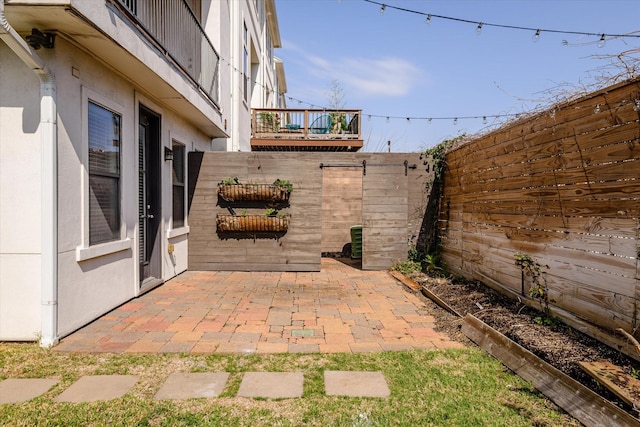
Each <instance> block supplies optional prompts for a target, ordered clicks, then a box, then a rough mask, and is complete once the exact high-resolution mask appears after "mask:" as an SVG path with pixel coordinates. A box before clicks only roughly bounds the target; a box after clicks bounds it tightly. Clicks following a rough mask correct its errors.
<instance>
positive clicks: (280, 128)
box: [251, 108, 363, 151]
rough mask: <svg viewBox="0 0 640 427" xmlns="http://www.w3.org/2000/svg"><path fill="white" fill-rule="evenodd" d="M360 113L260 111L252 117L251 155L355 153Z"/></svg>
mask: <svg viewBox="0 0 640 427" xmlns="http://www.w3.org/2000/svg"><path fill="white" fill-rule="evenodd" d="M361 115H362V110H304V109H279V108H263V109H254V110H253V112H252V115H251V151H358V150H359V149H360V148H362V146H363V140H362V120H361Z"/></svg>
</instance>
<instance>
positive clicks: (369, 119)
mask: <svg viewBox="0 0 640 427" xmlns="http://www.w3.org/2000/svg"><path fill="white" fill-rule="evenodd" d="M367 121H369V122H370V121H371V114H369V115H368V116H367Z"/></svg>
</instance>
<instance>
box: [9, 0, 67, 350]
mask: <svg viewBox="0 0 640 427" xmlns="http://www.w3.org/2000/svg"><path fill="white" fill-rule="evenodd" d="M4 2H5V0H0V39H2V41H3V42H4V43H6V44H7V46H9V48H10V49H11V50H12V51H13V52H14V53H15V54H16V55H17V56H18V57H19V58H20V59H21V60H22V62H24V63H25V64H26V65H27V66H28V67H29V68H31V70H32V71H33V72H34V73H35V74H36V76H38V79H39V80H40V126H39V127H40V145H41V151H42V153H41V162H42V164H41V177H40V179H41V193H42V194H41V203H42V206H41V227H42V229H41V233H42V248H41V266H40V268H41V290H42V293H41V316H42V319H41V331H40V345H41V346H42V347H51V346H52V345H55V344H56V343H57V342H58V227H57V225H58V207H57V200H58V169H57V161H58V159H57V152H58V149H57V145H58V140H57V135H58V125H57V109H56V81H55V79H54V76H53V74H52V73H51V72H49V71H48V70H47V68H46V66H45V64H44V62H43V61H42V59H41V58H40V57H39V56H38V55H36V54H35V53H34V52H33V51H32V50H31V49H30V48H29V46H28V45H27V43H26V42H25V41H24V40H23V39H22V37H20V35H19V34H18V33H17V32H16V31H15V30H14V29H13V27H12V26H11V24H9V22H8V21H7V18H6V16H5V12H4Z"/></svg>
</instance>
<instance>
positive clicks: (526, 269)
mask: <svg viewBox="0 0 640 427" xmlns="http://www.w3.org/2000/svg"><path fill="white" fill-rule="evenodd" d="M513 257H514V258H515V259H516V265H517V266H518V267H520V270H521V271H522V286H523V291H524V276H529V277H531V283H532V286H531V288H529V296H530V297H531V298H534V299H536V300H538V302H539V303H540V308H541V310H542V313H543V314H544V317H537V318H536V319H535V320H536V322H538V323H540V324H545V325H553V324H554V323H555V322H556V319H555V318H554V317H553V316H552V315H551V309H549V302H550V301H549V287H548V286H547V279H546V277H544V271H543V268H549V266H548V265H542V264H540V263H539V262H538V261H536V260H534V259H533V258H532V257H531V255H527V254H522V253H516V254H515V255H514V256H513Z"/></svg>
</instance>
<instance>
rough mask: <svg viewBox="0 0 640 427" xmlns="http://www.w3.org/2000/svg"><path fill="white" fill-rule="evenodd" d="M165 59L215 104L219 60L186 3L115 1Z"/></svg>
mask: <svg viewBox="0 0 640 427" xmlns="http://www.w3.org/2000/svg"><path fill="white" fill-rule="evenodd" d="M117 2H118V3H119V4H120V5H121V6H123V7H124V9H125V10H126V12H127V13H128V14H129V15H130V16H131V18H132V19H133V20H135V21H138V22H139V23H140V24H141V25H142V27H143V28H144V30H146V33H147V35H148V36H149V37H150V38H151V39H152V40H153V41H154V42H155V43H156V45H157V47H159V48H160V49H161V50H163V53H164V55H165V56H167V57H169V58H171V59H172V61H173V62H174V63H175V64H176V65H178V66H179V67H180V69H181V70H182V71H183V72H185V73H186V74H187V75H188V76H189V77H191V79H193V81H194V82H196V83H197V84H198V86H199V87H200V89H201V90H202V91H203V92H204V93H205V94H206V95H207V96H208V97H209V99H211V100H212V101H213V102H215V103H216V104H218V102H219V99H218V97H219V95H218V92H219V90H218V89H219V88H218V80H219V79H218V72H219V63H220V56H219V55H218V53H217V52H216V50H215V49H214V47H213V45H212V44H211V41H209V38H208V37H207V35H206V34H205V32H204V29H203V28H202V26H201V25H200V22H199V20H198V18H197V17H196V16H195V14H194V12H193V11H192V10H191V8H190V7H189V5H188V3H187V1H186V0H156V1H154V2H148V1H146V0H144V1H139V0H117Z"/></svg>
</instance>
